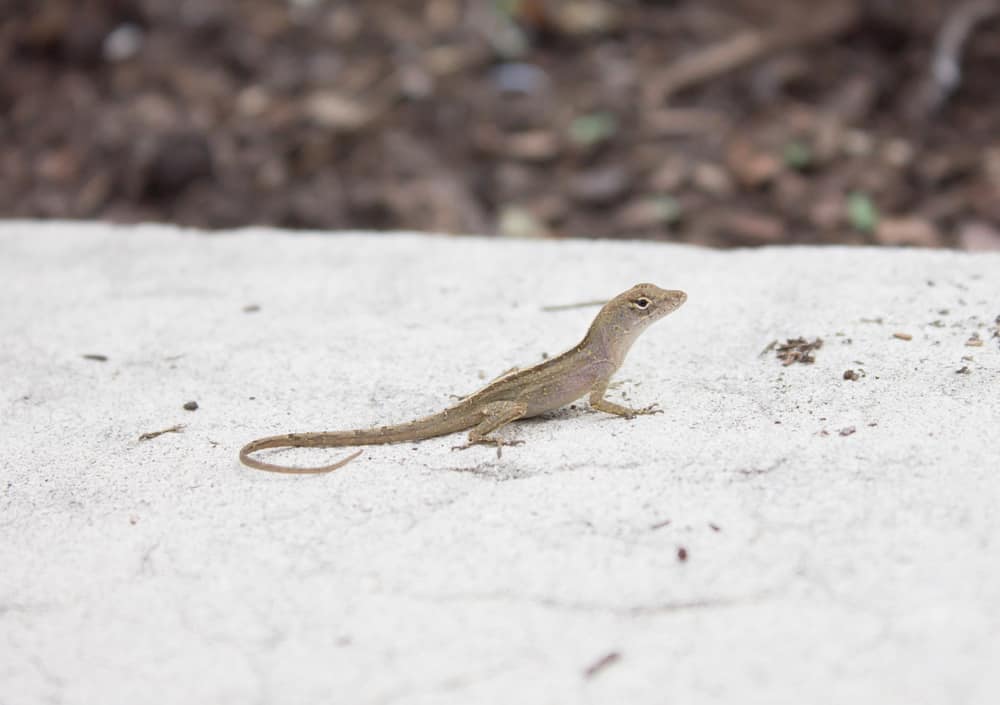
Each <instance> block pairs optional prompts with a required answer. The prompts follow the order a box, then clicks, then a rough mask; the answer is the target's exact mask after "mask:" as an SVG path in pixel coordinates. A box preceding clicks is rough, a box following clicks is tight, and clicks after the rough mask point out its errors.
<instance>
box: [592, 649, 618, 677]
mask: <svg viewBox="0 0 1000 705" xmlns="http://www.w3.org/2000/svg"><path fill="white" fill-rule="evenodd" d="M621 658H622V656H621V654H619V653H618V652H617V651H611V652H609V653H607V654H605V655H604V656H602V657H601V658H599V659H598V660H597V661H595V662H594V663H592V664H590V665H589V666H587V668H585V669H584V671H583V675H584V677H585V678H593V677H594V676H596V675H597V674H598V673H600V672H601V671H603V670H604V669H605V668H607V667H608V666H610V665H611V664H613V663H615V662H617V661H620V660H621Z"/></svg>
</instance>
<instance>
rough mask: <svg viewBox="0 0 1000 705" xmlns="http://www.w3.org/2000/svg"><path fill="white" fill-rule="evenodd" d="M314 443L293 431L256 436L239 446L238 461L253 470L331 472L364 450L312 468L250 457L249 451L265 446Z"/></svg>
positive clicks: (287, 473) (294, 473)
mask: <svg viewBox="0 0 1000 705" xmlns="http://www.w3.org/2000/svg"><path fill="white" fill-rule="evenodd" d="M303 440H305V442H301V441H303ZM296 441H299V442H296ZM315 445H317V444H316V443H315V442H309V441H308V440H307V439H297V438H296V437H295V434H294V433H290V434H287V435H284V436H267V437H266V438H258V439H257V440H255V441H250V442H249V443H247V444H246V445H245V446H243V447H242V448H240V462H241V463H243V464H244V465H246V466H247V467H251V468H254V469H255V470H266V471H267V472H280V473H285V474H286V475H318V474H321V473H324V472H333V471H334V470H336V469H337V468H341V467H344V466H345V465H347V464H348V463H349V462H351V461H352V460H354V459H355V458H357V457H358V456H359V455H361V454H362V453H363V452H364V451H363V450H359V451H355V452H354V453H351V454H350V455H349V456H347V457H346V458H344V459H343V460H338V461H337V462H335V463H332V464H330V465H321V466H319V467H312V468H294V467H291V466H289V465H274V464H273V463H265V462H263V461H260V460H257V459H255V458H251V457H250V454H251V453H256V452H257V451H258V450H264V449H265V448H288V447H302V446H315Z"/></svg>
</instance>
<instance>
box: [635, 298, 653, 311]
mask: <svg viewBox="0 0 1000 705" xmlns="http://www.w3.org/2000/svg"><path fill="white" fill-rule="evenodd" d="M651 303H652V302H651V301H650V300H649V299H647V298H646V297H645V296H640V297H639V298H638V299H635V300H634V301H633V302H632V305H633V306H635V307H636V308H637V309H639V310H640V311H644V310H645V309H647V308H649V304H651Z"/></svg>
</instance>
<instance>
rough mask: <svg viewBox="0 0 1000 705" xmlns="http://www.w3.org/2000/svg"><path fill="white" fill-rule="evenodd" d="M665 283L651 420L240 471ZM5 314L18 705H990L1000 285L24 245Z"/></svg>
mask: <svg viewBox="0 0 1000 705" xmlns="http://www.w3.org/2000/svg"><path fill="white" fill-rule="evenodd" d="M643 280H648V281H652V282H654V283H657V284H659V285H661V286H665V287H671V288H675V287H676V288H682V289H685V290H687V292H688V293H689V296H690V298H689V301H688V303H687V305H686V306H685V307H684V308H682V309H681V310H680V311H678V312H677V313H676V314H674V315H673V316H671V317H669V318H667V319H665V320H663V321H662V322H660V323H658V324H657V325H656V326H655V327H653V328H652V329H651V330H650V331H649V332H647V333H646V334H645V336H644V337H643V338H642V339H640V341H639V342H638V343H637V345H636V347H635V348H634V349H633V351H632V353H631V356H630V358H629V360H628V362H627V363H626V366H625V368H623V370H622V371H621V374H620V379H622V380H623V383H622V385H621V387H620V388H619V390H618V392H617V393H619V394H623V395H624V396H626V397H627V398H629V399H630V400H631V401H632V402H633V403H635V404H645V403H649V402H652V401H659V402H660V403H661V404H662V405H663V406H664V408H665V409H666V413H665V414H663V415H657V416H651V417H643V418H639V419H636V420H633V421H625V420H622V419H618V418H611V417H608V416H605V415H601V414H598V413H593V412H590V411H588V410H586V409H585V408H583V406H581V408H579V409H576V410H572V409H569V410H565V411H563V412H560V413H558V414H555V415H554V416H553V417H552V418H549V419H544V420H540V421H531V422H525V423H521V424H519V425H517V426H516V427H515V428H513V429H512V430H511V435H512V436H516V437H517V438H519V439H522V440H524V441H525V445H524V446H519V447H515V448H509V449H507V450H505V452H504V454H503V457H502V458H501V459H497V457H496V455H495V453H494V451H492V450H491V449H488V448H476V449H473V450H468V451H463V452H453V451H452V450H451V446H453V445H455V444H456V443H458V442H461V440H463V439H462V437H448V438H442V439H436V440H431V441H427V442H424V443H420V444H419V445H415V444H403V445H398V446H388V447H376V448H370V449H368V450H367V451H366V452H365V454H364V455H363V456H362V457H361V458H360V459H358V460H357V461H355V462H354V463H352V464H350V465H348V466H347V467H345V468H344V469H342V470H340V471H338V472H336V473H334V474H332V475H327V476H319V477H285V476H278V475H271V474H265V473H260V472H255V471H251V470H247V469H245V468H242V467H240V466H239V465H238V463H237V461H236V451H237V448H238V447H239V446H240V445H241V444H242V443H244V442H245V441H247V440H249V439H251V438H253V437H255V436H258V435H264V434H271V433H278V432H285V431H291V430H320V429H338V428H346V427H353V426H357V425H369V424H374V423H376V422H389V421H399V420H404V419H407V418H408V417H411V416H414V415H417V414H423V413H426V412H430V411H433V410H435V409H437V408H438V407H440V406H442V405H445V404H448V403H449V401H450V395H451V394H462V393H465V392H468V391H470V390H471V389H473V388H475V387H477V386H478V385H479V384H480V383H481V382H482V380H483V378H485V377H490V376H493V375H495V374H497V373H499V372H501V371H503V370H505V369H507V368H509V367H511V366H513V365H517V364H524V363H526V362H527V363H530V362H534V361H537V360H538V359H540V356H541V355H542V353H557V352H559V351H561V350H562V349H564V348H566V347H569V346H570V345H572V344H574V343H575V342H576V341H577V339H578V338H579V337H580V336H582V334H583V332H584V330H585V328H586V326H587V325H588V323H589V322H590V319H591V317H592V315H593V313H594V310H593V309H575V310H567V311H561V312H543V311H541V310H540V307H541V306H543V305H548V304H565V303H573V302H577V301H586V300H590V299H595V298H601V297H607V296H610V295H613V294H615V293H617V292H619V291H620V290H623V289H624V288H626V287H627V286H629V285H631V284H634V283H636V282H639V281H643ZM0 282H2V291H3V296H2V298H0V312H2V316H0V336H2V341H3V342H2V344H0V394H2V397H0V422H2V424H0V429H2V440H0V447H2V455H0V704H2V705H26V704H30V703H70V704H80V705H84V704H91V703H102V704H103V705H116V704H119V703H121V704H122V705H125V704H129V705H131V704H134V703H195V704H201V703H205V704H209V703H211V704H226V703H240V704H243V703H282V704H283V703H345V704H351V705H355V704H369V703H371V704H376V703H392V704H407V705H409V704H414V705H417V704H421V705H423V704H425V703H463V704H466V703H489V704H491V703H498V704H499V703H519V704H529V705H531V704H535V703H537V704H539V705H541V704H549V703H630V704H637V705H645V704H650V705H654V704H656V705H658V704H665V703H684V704H692V703H693V704H698V703H739V704H741V705H745V704H747V703H769V704H770V703H848V702H849V703H879V704H895V703H899V704H900V705H902V704H904V703H905V704H907V705H912V704H914V703H962V704H973V703H983V704H986V703H991V704H992V703H997V702H1000V509H998V500H1000V345H998V342H1000V341H998V339H997V338H991V335H992V331H991V327H992V326H993V321H994V318H995V317H996V316H998V315H1000V256H996V255H985V254H984V255H975V256H968V255H962V254H956V253H950V252H916V251H892V250H878V251H876V250H863V249H828V250H819V249H808V248H796V249H765V250H758V251H735V252H713V251H705V250H700V249H694V248H689V247H681V246H671V245H663V244H639V243H627V242H511V241H497V240H486V239H451V238H444V237H423V236H416V235H391V236H384V235H378V236H365V235H357V234H354V235H341V234H338V235H318V234H315V235H313V234H310V235H292V234H287V233H279V232H267V231H253V232H241V233H234V234H221V235H210V236H205V235H201V234H199V233H195V232H182V231H177V230H174V229H170V228H161V227H140V228H110V227H105V226H97V225H82V224H51V225H40V224H25V223H6V224H0ZM252 304H253V305H258V306H260V310H259V311H258V312H256V313H247V312H244V310H243V309H244V307H245V306H248V305H252ZM874 319H879V320H881V322H875V320H874ZM896 332H902V333H909V334H911V335H912V336H913V338H912V340H909V341H907V340H901V339H897V338H894V337H893V333H896ZM974 333H978V335H979V336H980V339H981V340H982V341H983V345H981V346H979V347H973V346H968V345H966V342H967V341H968V340H969V338H970V336H971V335H972V334H974ZM800 335H801V336H807V337H810V338H812V337H815V336H819V337H821V338H823V339H824V341H825V345H824V346H823V348H822V349H821V350H819V351H818V353H817V356H816V363H815V364H814V365H811V366H807V365H798V364H796V365H792V366H790V367H782V366H781V365H780V364H779V362H778V361H777V360H776V359H775V357H774V354H773V353H767V354H765V355H763V356H762V355H761V350H762V349H764V348H765V346H766V345H767V344H768V343H769V342H770V341H771V340H773V339H776V338H782V339H784V338H787V337H795V336H800ZM85 354H101V355H105V356H107V358H108V360H107V361H106V362H98V361H93V360H88V359H84V358H83V357H81V356H82V355H85ZM966 358H971V359H966ZM963 367H966V368H968V374H958V373H956V370H958V369H960V368H963ZM848 368H852V369H858V370H863V371H864V374H865V375H866V376H863V377H862V378H861V379H859V380H858V381H846V380H844V379H843V377H842V375H843V372H844V371H845V370H846V369H848ZM189 400H196V401H197V402H198V404H199V405H200V408H199V409H198V410H197V411H194V412H190V411H184V410H183V409H182V405H183V404H184V403H185V402H187V401H189ZM178 423H182V424H184V425H185V430H184V432H183V433H173V434H166V435H162V436H159V437H158V438H155V439H153V440H149V441H144V442H140V441H139V440H138V437H139V435H140V434H142V433H144V432H148V431H155V430H158V429H163V428H165V427H169V426H171V425H173V424H178ZM848 427H853V428H854V429H855V432H854V433H853V434H851V435H846V436H842V435H840V431H841V430H842V429H847V428H848ZM824 431H825V432H827V434H824V433H823V432H824ZM339 455H340V453H339V452H337V451H318V450H316V451H304V450H303V451H284V452H278V453H274V454H273V455H269V456H268V457H271V458H276V459H280V460H281V461H282V462H285V461H289V462H298V463H311V462H316V461H321V460H327V459H330V458H333V457H339ZM667 522H669V523H667ZM682 547H683V548H684V549H685V550H686V551H687V560H686V561H681V560H679V558H678V551H679V549H680V548H682ZM610 653H615V654H617V655H618V658H617V660H616V661H614V662H613V663H608V664H607V665H606V667H604V668H602V669H598V670H597V672H596V673H593V674H592V675H590V676H588V675H587V669H588V668H589V667H591V666H593V665H594V664H595V663H597V662H598V661H600V660H601V659H602V658H604V657H605V656H607V655H608V654H610Z"/></svg>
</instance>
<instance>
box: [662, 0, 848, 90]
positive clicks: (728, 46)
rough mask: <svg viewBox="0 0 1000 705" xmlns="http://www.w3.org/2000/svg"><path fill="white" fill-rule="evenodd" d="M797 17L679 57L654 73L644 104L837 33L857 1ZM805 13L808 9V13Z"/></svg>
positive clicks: (833, 4) (841, 30) (845, 23)
mask: <svg viewBox="0 0 1000 705" xmlns="http://www.w3.org/2000/svg"><path fill="white" fill-rule="evenodd" d="M809 12H810V13H812V16H804V17H801V18H796V19H797V20H799V21H797V22H788V23H783V25H782V26H780V27H777V28H775V29H771V30H761V31H759V30H747V31H744V32H740V33H738V34H736V35H735V36H733V37H730V38H728V39H724V40H722V41H721V42H718V43H716V44H712V45H710V46H707V47H704V48H703V49H699V50H697V51H695V52H694V53H693V54H689V55H688V56H685V57H682V58H681V59H679V60H678V61H677V62H675V63H674V64H673V65H672V66H668V67H667V69H666V70H665V71H664V72H663V73H661V74H660V75H659V76H658V77H656V78H655V79H654V80H653V81H652V83H651V84H650V86H649V87H648V88H647V90H646V96H645V97H646V105H647V106H658V105H661V104H662V103H663V102H664V101H665V100H667V99H668V98H669V97H671V96H672V95H674V94H675V93H677V92H678V91H681V90H683V89H685V88H691V87H692V86H696V85H698V84H701V83H705V82H707V81H710V80H712V79H715V78H719V77H721V76H724V75H725V74H727V73H731V72H732V71H735V70H736V69H739V68H741V67H743V66H746V65H748V64H752V63H755V62H757V61H759V60H761V59H763V58H764V57H766V56H769V55H771V54H774V53H775V52H778V51H781V50H784V49H790V48H793V47H797V46H804V45H807V44H813V43H816V42H820V41H823V40H826V39H829V38H830V37H833V36H836V35H837V34H840V33H841V32H843V31H844V30H846V29H848V28H849V27H850V26H851V25H853V24H854V23H855V22H856V21H857V20H858V18H859V17H860V16H861V12H860V9H859V6H858V4H857V3H856V2H836V3H832V4H830V5H829V6H828V9H826V10H824V11H823V12H820V13H818V14H817V13H815V12H813V11H812V10H810V11H809ZM807 14H808V13H807Z"/></svg>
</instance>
